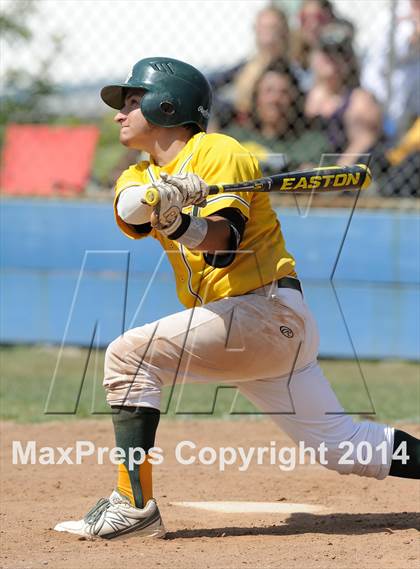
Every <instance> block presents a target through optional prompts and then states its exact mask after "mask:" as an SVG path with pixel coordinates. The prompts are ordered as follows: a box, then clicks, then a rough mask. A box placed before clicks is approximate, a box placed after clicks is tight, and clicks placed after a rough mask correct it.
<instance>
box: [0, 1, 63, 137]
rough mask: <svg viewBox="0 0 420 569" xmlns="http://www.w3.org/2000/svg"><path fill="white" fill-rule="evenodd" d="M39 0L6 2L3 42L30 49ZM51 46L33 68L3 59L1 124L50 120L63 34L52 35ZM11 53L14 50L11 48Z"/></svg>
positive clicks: (0, 31)
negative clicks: (49, 103)
mask: <svg viewBox="0 0 420 569" xmlns="http://www.w3.org/2000/svg"><path fill="white" fill-rule="evenodd" d="M38 11H39V5H38V3H37V2H36V1H35V0H18V1H15V0H12V1H11V2H9V3H8V4H5V3H4V2H3V5H2V12H1V13H0V36H1V37H2V43H5V44H7V45H8V47H9V48H13V49H23V48H24V49H28V50H29V49H30V47H31V45H30V44H31V41H32V40H33V38H34V36H35V33H36V32H34V31H33V29H32V22H33V20H34V18H35V16H36V15H37V14H38ZM49 39H50V40H51V46H50V48H49V50H48V53H46V54H45V55H44V56H43V57H42V59H39V60H35V61H34V62H33V65H31V68H30V69H27V68H22V67H19V66H17V65H16V64H14V63H13V62H12V61H6V62H4V61H3V62H2V68H3V69H2V83H1V91H0V125H1V131H2V133H3V130H4V126H5V125H6V124H7V123H10V122H19V123H21V122H45V121H46V120H48V118H49V116H48V110H47V107H46V105H45V102H46V98H47V97H48V96H50V95H52V94H54V93H56V92H57V86H56V85H55V83H54V79H53V74H52V68H53V65H54V63H55V62H56V60H57V57H58V56H59V53H60V50H61V45H62V39H63V38H62V37H60V36H59V35H54V36H51V37H50V38H49ZM9 52H10V49H9Z"/></svg>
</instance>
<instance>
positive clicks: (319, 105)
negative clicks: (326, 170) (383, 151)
mask: <svg viewBox="0 0 420 569" xmlns="http://www.w3.org/2000/svg"><path fill="white" fill-rule="evenodd" d="M311 67H312V70H313V73H314V79H315V82H314V85H313V87H312V88H311V89H310V91H309V93H308V95H307V98H306V102H305V115H306V117H307V118H308V119H310V120H312V121H314V120H315V121H316V122H317V123H318V124H319V125H320V126H321V128H323V129H324V130H325V132H326V134H327V136H328V139H329V142H330V145H331V148H332V152H335V153H342V152H351V151H354V152H358V151H359V149H364V148H365V147H366V144H367V140H365V138H369V141H371V139H372V137H373V138H375V137H378V136H380V135H379V133H380V132H381V131H382V113H381V109H380V107H379V105H378V103H377V102H376V100H375V98H374V97H373V96H372V95H371V94H370V93H368V92H367V91H365V90H364V89H361V88H360V87H359V73H358V62H357V59H356V57H355V54H354V52H353V48H352V41H351V36H350V35H349V33H348V29H347V28H346V27H343V26H341V24H340V25H338V24H334V25H331V26H329V27H328V28H325V29H324V31H323V32H322V34H321V36H320V40H319V44H318V47H317V48H316V49H315V50H314V51H313V52H312V54H311ZM355 115H357V118H358V120H359V121H360V122H361V123H364V124H365V125H366V126H367V127H368V128H367V130H363V129H359V128H352V127H351V124H350V122H351V121H347V132H346V124H345V116H347V117H353V116H355ZM368 132H369V137H367V133H368ZM348 137H349V138H348Z"/></svg>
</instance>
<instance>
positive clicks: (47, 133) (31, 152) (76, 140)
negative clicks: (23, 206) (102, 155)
mask: <svg viewBox="0 0 420 569" xmlns="http://www.w3.org/2000/svg"><path fill="white" fill-rule="evenodd" d="M98 137H99V130H98V129H97V128H96V127H95V126H50V125H9V126H8V127H7V129H6V136H5V141H4V146H3V155H2V164H1V170H0V188H1V190H2V191H3V192H4V193H7V194H24V195H28V194H29V195H60V194H67V195H68V194H75V193H80V192H82V191H83V190H84V188H85V187H86V184H87V181H88V179H89V174H90V171H91V166H92V161H93V157H94V153H95V147H96V142H97V140H98Z"/></svg>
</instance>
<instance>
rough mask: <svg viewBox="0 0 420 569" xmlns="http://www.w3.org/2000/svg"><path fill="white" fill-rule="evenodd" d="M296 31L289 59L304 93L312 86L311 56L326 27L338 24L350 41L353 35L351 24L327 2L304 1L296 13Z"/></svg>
mask: <svg viewBox="0 0 420 569" xmlns="http://www.w3.org/2000/svg"><path fill="white" fill-rule="evenodd" d="M298 22H299V26H298V29H297V30H296V31H295V32H294V33H293V34H292V38H291V59H292V61H293V62H294V64H295V65H296V66H297V69H298V70H299V82H300V85H301V88H302V89H303V90H304V91H305V92H306V91H308V90H309V88H310V87H311V86H312V82H313V74H312V70H311V65H310V61H311V54H312V51H313V50H314V49H315V48H316V47H317V45H318V43H319V39H320V36H321V34H322V32H323V30H324V29H325V27H326V26H328V25H330V24H334V23H335V24H340V25H341V26H342V27H343V28H344V27H345V28H346V29H347V33H348V35H349V37H351V39H352V38H353V35H354V28H353V24H351V23H350V22H349V21H347V20H344V19H343V18H339V17H338V16H337V15H336V14H335V12H334V7H333V4H332V2H330V1H329V0H304V1H303V2H302V6H301V9H300V11H299V13H298Z"/></svg>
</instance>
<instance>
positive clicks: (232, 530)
mask: <svg viewBox="0 0 420 569" xmlns="http://www.w3.org/2000/svg"><path fill="white" fill-rule="evenodd" d="M407 430H410V431H411V432H413V433H417V436H418V435H419V434H420V427H418V426H417V427H413V426H411V427H407ZM1 434H2V437H1V440H2V448H1V464H2V467H1V475H2V487H1V520H2V524H1V545H2V547H1V549H2V553H1V563H0V567H1V568H4V569H23V568H25V569H32V568H36V569H38V568H44V567H51V568H54V569H62V568H63V569H64V568H69V569H70V568H71V569H74V568H76V567H83V568H85V567H86V568H89V569H103V568H110V569H111V568H113V567H124V566H127V567H132V566H136V567H145V568H147V569H152V568H153V567H170V568H173V569H189V568H194V569H201V568H207V567H208V568H211V569H218V568H220V569H222V568H223V569H239V568H243V567H253V568H263V569H266V568H274V567H275V568H277V567H282V568H299V569H300V568H305V569H308V568H311V569H312V568H319V569H328V568H330V567H334V568H335V569H344V568H345V569H349V568H353V567H355V566H356V567H357V566H358V567H360V568H364V567H369V568H370V569H374V568H381V569H386V568H389V567H392V568H393V569H399V568H401V569H402V568H405V569H408V568H414V567H418V563H419V551H420V542H419V533H418V531H419V528H420V520H419V516H418V514H416V512H418V511H419V509H420V508H419V506H420V493H419V490H420V487H419V483H418V482H417V481H411V480H409V481H406V480H399V479H395V478H394V479H393V478H389V479H386V480H384V481H381V482H378V481H375V480H370V479H365V478H359V477H357V476H339V475H338V474H336V473H334V472H329V471H327V470H326V469H324V468H322V467H320V466H311V465H303V466H298V467H296V469H295V470H293V471H290V472H286V471H281V470H280V469H279V468H278V466H277V465H270V464H265V465H257V464H255V462H254V463H253V464H252V466H251V467H250V468H249V470H248V471H247V472H239V471H238V465H236V466H235V465H234V466H230V467H227V468H226V471H225V472H220V471H219V469H218V466H217V465H213V466H203V465H199V464H196V465H193V466H182V465H181V464H179V462H177V460H176V459H175V454H174V449H175V447H176V445H177V444H178V443H179V442H180V441H183V440H191V441H193V442H194V443H196V444H197V447H198V448H197V450H198V449H199V448H201V447H203V446H207V445H212V446H213V447H216V448H218V447H223V446H228V445H229V446H233V447H240V446H242V447H245V448H249V447H250V446H267V445H270V441H272V440H275V441H276V443H277V447H281V446H291V443H290V441H289V439H287V437H285V436H284V435H283V434H282V433H280V431H278V430H277V429H276V428H275V427H274V425H273V424H272V423H271V422H269V421H268V420H267V421H244V420H241V421H235V422H223V421H199V422H189V421H188V422H171V421H167V420H165V419H164V420H162V421H161V425H160V427H159V431H158V440H157V443H156V444H157V445H158V446H160V447H162V448H163V449H164V456H165V460H164V462H163V464H162V465H160V466H157V467H155V494H156V496H157V497H158V500H159V506H160V509H161V511H162V514H163V518H164V522H165V525H166V528H167V530H168V535H167V539H166V540H150V539H149V540H144V539H141V538H138V537H135V536H134V537H133V536H132V537H129V538H125V539H120V540H116V541H102V540H98V541H86V540H80V539H77V538H75V537H74V536H71V535H66V534H58V533H56V532H54V531H52V527H53V526H54V525H55V523H57V522H58V521H61V520H63V519H71V518H73V519H77V518H79V517H82V515H83V514H84V513H86V511H87V510H88V509H90V507H91V506H92V505H93V504H94V503H95V502H96V500H97V499H98V498H100V497H101V496H106V495H108V494H109V493H110V491H111V490H112V488H113V485H114V483H115V471H116V467H114V466H113V465H112V464H110V463H108V462H107V463H106V464H105V465H102V466H101V465H98V464H97V463H96V460H94V459H93V458H90V457H89V458H88V459H86V461H85V462H83V464H81V465H72V466H70V465H58V464H56V465H47V466H45V465H39V464H36V465H26V466H24V465H12V451H11V441H12V440H20V441H22V443H26V441H28V440H36V441H37V446H38V448H40V447H42V446H52V447H57V446H61V447H67V446H74V444H75V441H76V440H86V439H89V440H92V441H93V442H95V443H96V444H97V445H100V446H112V445H113V438H112V427H111V424H110V421H109V422H108V421H79V422H57V423H48V424H41V425H16V424H13V423H3V424H2V425H1ZM185 454H187V453H185ZM214 500H227V501H233V500H235V501H240V500H244V501H264V502H283V503H288V502H298V503H305V504H310V505H312V506H317V507H319V508H320V510H319V513H311V514H308V513H299V512H297V513H293V514H272V513H270V514H261V513H258V514H243V513H242V514H227V513H217V512H206V511H200V510H196V509H189V508H184V507H180V506H175V505H173V504H172V502H182V501H214Z"/></svg>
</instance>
